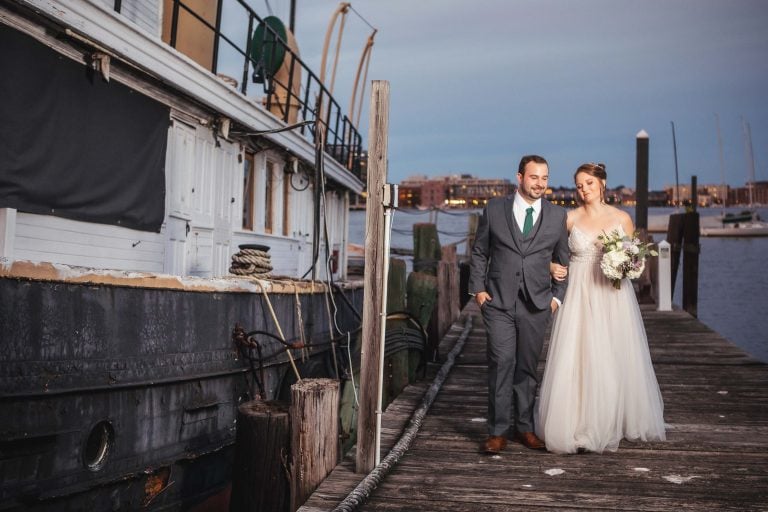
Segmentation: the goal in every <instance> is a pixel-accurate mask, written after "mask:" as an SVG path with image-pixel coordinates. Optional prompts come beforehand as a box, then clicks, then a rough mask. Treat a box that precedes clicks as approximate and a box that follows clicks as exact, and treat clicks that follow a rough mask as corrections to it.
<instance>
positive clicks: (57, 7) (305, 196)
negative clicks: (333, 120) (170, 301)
mask: <svg viewBox="0 0 768 512" xmlns="http://www.w3.org/2000/svg"><path fill="white" fill-rule="evenodd" d="M224 1H225V0H221V2H224ZM242 3H243V2H239V4H242ZM120 4H122V5H121V8H120V9H118V8H117V5H120ZM174 4H178V2H175V1H174V0H165V1H163V0H137V1H131V2H126V1H123V2H115V1H114V0H90V1H87V0H57V1H55V2H50V1H48V0H21V1H17V2H13V3H9V4H6V3H4V4H3V5H2V6H0V15H1V16H0V36H2V41H3V42H4V44H11V43H12V44H14V45H16V46H14V47H15V48H21V49H22V50H20V52H21V53H22V54H21V55H18V54H17V55H10V56H9V55H7V54H6V53H7V52H6V49H5V48H4V50H3V53H4V54H6V56H5V57H2V59H4V60H7V61H10V64H13V63H14V62H21V61H22V60H23V61H24V62H25V63H26V64H25V66H19V67H20V68H21V69H15V70H14V73H12V75H13V77H12V78H6V83H5V84H2V81H3V79H2V78H0V90H8V88H10V87H12V86H13V87H18V88H26V91H21V90H17V89H14V91H15V92H14V94H16V93H18V94H19V96H18V98H16V99H12V98H8V97H6V98H0V103H3V104H5V105H4V106H0V112H2V113H3V115H4V116H6V115H8V116H10V117H11V119H12V120H11V122H10V127H9V128H7V129H6V132H3V133H2V135H7V134H9V133H10V136H11V139H10V146H9V147H10V149H8V148H7V151H6V152H5V153H4V154H5V155H6V156H8V155H9V154H10V157H9V158H8V159H7V160H6V161H5V162H3V161H0V264H1V265H2V266H5V267H8V266H11V265H12V264H13V263H14V262H18V261H30V262H33V263H44V262H45V263H50V264H54V265H68V266H76V267H87V268H93V269H104V270H115V271H123V272H141V273H152V274H169V275H175V276H197V277H204V278H209V277H220V276H225V275H228V273H229V267H230V264H231V258H232V255H233V254H235V253H237V252H238V250H239V249H238V247H239V245H241V244H260V245H265V246H268V247H269V255H270V257H271V264H272V266H273V267H274V269H273V271H272V274H273V275H275V276H286V277H292V278H301V277H303V276H305V275H307V273H308V270H309V269H310V268H312V267H313V262H314V260H315V259H316V258H315V255H316V254H318V255H319V257H318V258H317V262H316V264H315V277H316V278H317V279H327V278H328V277H329V276H328V275H327V272H326V270H327V269H331V272H332V274H333V278H334V279H343V278H344V277H345V268H346V246H347V229H348V206H349V201H350V195H351V194H359V193H360V192H361V191H362V188H363V184H362V181H361V179H360V177H359V173H356V172H352V171H351V170H350V168H349V165H344V164H343V163H340V162H339V161H337V160H335V159H334V158H332V157H331V155H330V153H331V152H330V151H328V152H326V154H325V157H324V158H323V162H324V165H323V166H322V167H323V171H324V174H321V175H320V176H321V178H319V179H318V178H317V176H318V175H317V174H316V170H315V168H316V159H317V157H316V151H315V146H314V143H313V141H312V140H311V139H310V137H308V136H307V132H308V131H309V130H305V131H303V130H300V129H298V128H296V129H292V130H285V131H275V130H278V129H281V128H285V127H286V126H287V125H288V124H292V121H294V120H291V119H289V120H287V122H286V120H284V119H280V118H279V116H277V115H275V114H274V113H273V112H274V109H270V108H267V107H268V106H269V102H268V100H267V99H265V96H264V94H263V90H260V89H259V88H258V87H251V90H250V91H244V88H243V87H239V88H236V87H233V83H232V82H233V80H232V79H231V78H229V77H228V76H223V77H222V76H221V73H215V72H213V71H212V70H211V66H210V65H201V64H200V63H199V62H198V61H199V60H201V59H200V58H199V55H198V54H196V53H195V51H196V50H190V49H187V50H184V48H182V46H183V45H181V44H179V45H177V46H178V47H179V48H181V51H180V50H177V49H176V48H174V47H173V46H172V45H170V44H169V43H168V41H167V39H168V32H169V30H170V14H171V12H173V10H174V8H178V5H174ZM215 4H217V2H215V1H213V2H204V1H202V0H196V1H187V2H186V5H188V6H191V7H194V6H197V7H199V8H200V9H203V10H205V9H206V8H207V7H210V5H215ZM117 11H119V12H117ZM41 17H42V18H43V19H44V20H45V23H41V22H40V19H39V18H41ZM180 19H181V18H180ZM51 27H54V28H55V30H52V29H51ZM179 41H181V39H179ZM187 43H189V40H187ZM6 48H7V47H6ZM27 48H30V50H29V52H30V53H25V52H27V51H28V50H27ZM36 52H37V53H40V55H49V56H50V57H51V58H52V59H55V60H56V62H59V63H60V64H61V69H58V68H55V69H54V70H53V71H50V70H49V71H46V70H43V69H40V70H38V69H36V68H37V67H38V66H44V65H46V64H45V62H39V64H37V63H36V62H38V59H37V58H36V57H35V55H37V53H36ZM30 57H32V58H34V59H35V60H30ZM54 65H55V66H58V65H59V64H56V63H54ZM239 66H240V71H239V73H241V74H243V71H242V66H243V65H242V63H240V64H239ZM246 66H247V64H246ZM89 67H90V69H91V70H92V71H93V74H94V76H93V77H90V80H91V82H90V83H91V85H92V86H93V88H94V89H98V91H95V90H94V91H91V90H90V86H88V85H87V84H86V85H85V86H83V87H82V88H80V87H79V86H78V85H77V84H78V83H79V82H77V81H76V80H85V78H84V77H85V75H86V71H87V69H86V68H89ZM213 68H214V69H216V66H215V64H214V65H213ZM72 70H74V71H72ZM224 71H225V72H227V71H229V70H228V69H226V70H224ZM43 73H46V74H43ZM67 73H71V74H72V76H74V77H75V78H73V79H72V80H70V81H67V80H69V79H64V78H61V77H62V76H65V75H66V76H69V75H67ZM227 74H229V73H227ZM232 74H234V73H232ZM250 74H251V73H250V70H247V72H246V73H245V74H244V76H246V77H250ZM6 75H7V73H6ZM40 76H46V77H48V78H47V79H46V80H40ZM241 76H243V75H241ZM234 81H235V82H237V80H234ZM84 83H85V82H84ZM25 84H26V85H25ZM241 85H242V84H241ZM251 85H253V84H251ZM4 87H5V88H4ZM38 87H39V90H38ZM302 87H305V86H303V85H302ZM306 87H309V86H306ZM254 89H259V90H254ZM299 90H300V91H301V94H302V95H303V94H304V92H305V90H304V89H303V88H302V89H299ZM259 92H261V93H262V94H261V95H260V94H259ZM91 94H101V95H102V96H99V98H100V99H93V98H91V96H90V95H91ZM312 94H314V92H313V93H312ZM309 95H310V94H309V91H307V96H309ZM137 96H140V99H141V101H143V102H145V103H149V104H151V105H149V106H148V107H147V108H148V109H149V110H148V111H151V113H150V114H147V115H146V116H144V117H141V116H142V115H143V114H136V115H135V116H134V115H133V114H134V112H136V110H137V108H136V107H135V106H133V104H132V103H130V101H129V99H130V98H136V97H137ZM35 98H39V99H38V101H37V102H36V103H37V104H38V106H39V105H40V104H42V105H48V107H46V108H42V107H40V108H30V105H27V104H24V106H23V108H21V107H17V106H14V102H16V105H19V104H21V103H19V102H32V100H34V99H35ZM124 99H125V100H124ZM99 101H101V102H102V103H99ZM93 105H97V106H99V105H100V106H101V107H100V110H99V111H97V112H90V111H89V109H90V108H92V107H93ZM142 105H143V103H142ZM68 108H69V109H75V108H77V109H79V110H67V109H68ZM93 108H95V107H93ZM142 108H143V107H142ZM152 109H155V110H152ZM270 110H272V111H270ZM73 113H74V114H73ZM305 114H306V109H305ZM81 116H82V118H83V119H81ZM134 118H135V119H134ZM305 119H306V116H305V117H302V116H301V114H299V117H298V119H296V120H295V121H302V120H305ZM123 120H125V121H123ZM4 122H5V121H4ZM29 125H33V126H35V129H27V127H28V126H29ZM11 130H13V132H11ZM19 130H21V131H22V132H23V133H19ZM267 132H274V133H267ZM355 133H356V132H355ZM330 139H331V138H330V136H329V140H330ZM14 141H15V142H14ZM14 143H15V144H16V145H14ZM30 147H33V148H36V149H35V150H34V151H31V152H30V151H28V148H30ZM94 148H96V149H94ZM355 151H356V152H357V153H356V154H358V155H359V154H360V146H358V147H357V149H356V150H355ZM2 154H3V152H0V155H2ZM340 160H345V158H341V159H340ZM105 162H106V163H105ZM318 186H320V187H321V190H320V191H319V192H318V190H317V188H316V187H318ZM318 199H321V205H320V206H322V207H318V205H317V204H316V202H317V200H318ZM157 203H161V204H157ZM160 206H162V210H161V211H160V210H159V208H160ZM126 219H127V220H126ZM130 219H132V221H131V220H130ZM142 219H144V220H146V222H144V220H142ZM147 219H150V220H147ZM152 219H154V220H152ZM316 222H317V223H319V225H318V226H315V223H316ZM153 223H154V224H153ZM316 227H317V228H318V230H317V231H315V228H316ZM326 231H327V233H328V234H327V240H326V237H325V232H326ZM318 233H319V235H318ZM313 239H317V240H318V243H319V247H318V248H317V249H318V250H317V251H316V250H315V248H314V247H313ZM326 255H327V256H328V257H326ZM328 260H330V262H331V263H330V264H327V262H328Z"/></svg>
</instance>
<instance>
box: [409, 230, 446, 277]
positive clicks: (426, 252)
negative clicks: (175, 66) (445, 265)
mask: <svg viewBox="0 0 768 512" xmlns="http://www.w3.org/2000/svg"><path fill="white" fill-rule="evenodd" d="M441 256H442V253H441V250H440V237H439V236H438V234H437V225H436V224H432V223H427V222H420V223H416V224H414V225H413V270H414V272H425V273H427V274H432V275H433V276H434V275H437V264H438V262H439V261H440V259H441Z"/></svg>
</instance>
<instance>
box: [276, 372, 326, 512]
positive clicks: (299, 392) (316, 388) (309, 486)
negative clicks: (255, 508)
mask: <svg viewBox="0 0 768 512" xmlns="http://www.w3.org/2000/svg"><path fill="white" fill-rule="evenodd" d="M290 417H291V510H297V509H298V508H299V507H300V506H302V505H303V504H304V502H305V501H307V498H309V496H310V495H311V494H312V492H313V491H314V490H315V489H316V488H317V486H318V485H320V482H322V481H323V479H325V477H326V476H328V474H329V473H330V472H331V471H332V470H333V468H334V467H335V466H336V463H337V462H338V460H339V456H338V455H339V449H338V446H339V445H338V440H339V381H337V380H334V379H303V380H301V382H297V383H296V384H294V385H293V386H291V406H290ZM262 510H273V509H269V508H265V509H262Z"/></svg>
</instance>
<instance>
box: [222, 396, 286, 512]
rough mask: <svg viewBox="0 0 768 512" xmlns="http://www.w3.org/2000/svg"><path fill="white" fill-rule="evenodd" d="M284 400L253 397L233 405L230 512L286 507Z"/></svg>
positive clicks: (249, 511) (278, 510)
mask: <svg viewBox="0 0 768 512" xmlns="http://www.w3.org/2000/svg"><path fill="white" fill-rule="evenodd" d="M289 444H290V427H289V415H288V404H286V403H282V402H262V401H259V400H253V401H250V402H246V403H244V404H242V405H240V407H238V408H237V433H236V435H235V446H236V449H235V462H234V467H233V471H232V494H231V497H230V506H229V510H230V511H231V512H258V511H261V510H274V511H275V512H281V511H287V510H288V509H289V507H290V504H291V493H290V485H289V482H288V475H287V464H288V461H287V457H288V455H289V454H290V447H289Z"/></svg>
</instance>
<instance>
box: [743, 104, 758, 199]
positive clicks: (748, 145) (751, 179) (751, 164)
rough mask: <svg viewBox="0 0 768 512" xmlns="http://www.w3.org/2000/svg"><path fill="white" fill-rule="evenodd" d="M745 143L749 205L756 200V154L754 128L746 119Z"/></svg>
mask: <svg viewBox="0 0 768 512" xmlns="http://www.w3.org/2000/svg"><path fill="white" fill-rule="evenodd" d="M742 122H743V123H744V145H745V149H746V152H747V168H748V169H749V174H748V176H747V190H748V191H749V206H750V207H751V206H752V204H753V203H754V202H755V201H754V197H753V195H752V194H753V192H752V190H753V189H754V187H755V154H754V153H753V152H752V128H751V127H750V126H749V123H748V122H746V121H744V120H743V119H742Z"/></svg>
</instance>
